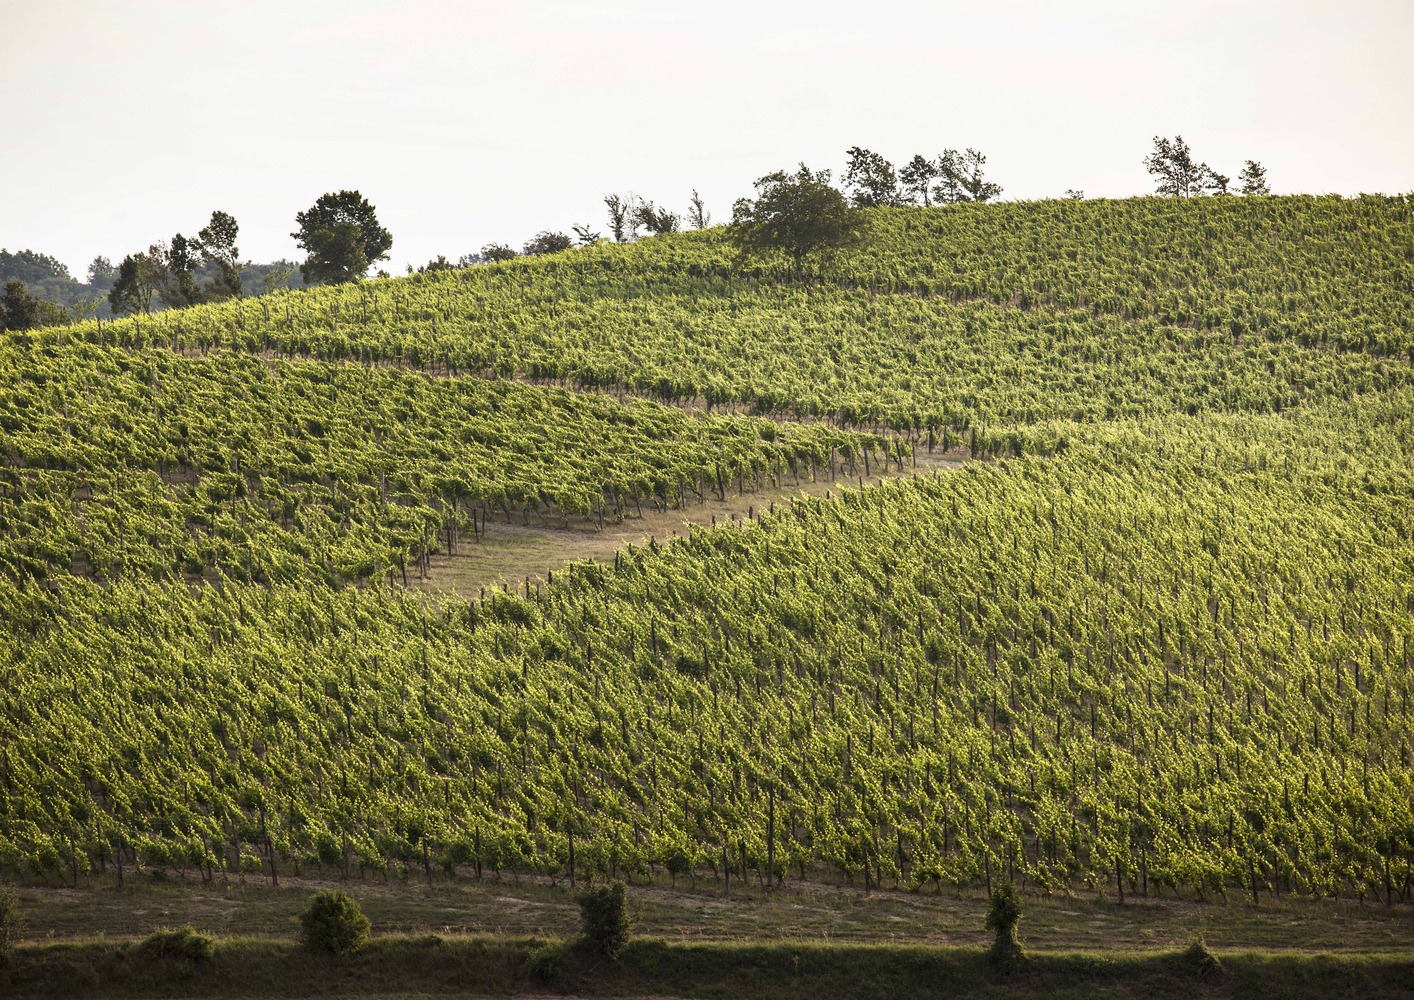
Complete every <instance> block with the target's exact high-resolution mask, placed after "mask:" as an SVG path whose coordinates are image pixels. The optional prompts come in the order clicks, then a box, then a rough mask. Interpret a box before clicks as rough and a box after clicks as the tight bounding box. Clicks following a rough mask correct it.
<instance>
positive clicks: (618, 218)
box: [604, 194, 638, 243]
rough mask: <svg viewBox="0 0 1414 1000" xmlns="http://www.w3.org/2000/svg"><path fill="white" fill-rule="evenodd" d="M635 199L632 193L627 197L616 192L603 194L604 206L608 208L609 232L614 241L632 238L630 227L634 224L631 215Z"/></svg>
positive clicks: (623, 241)
mask: <svg viewBox="0 0 1414 1000" xmlns="http://www.w3.org/2000/svg"><path fill="white" fill-rule="evenodd" d="M637 200H638V199H637V198H635V197H634V196H633V195H632V194H629V195H628V196H627V197H623V196H620V195H617V194H606V195H605V196H604V207H605V208H607V209H608V210H609V232H610V233H612V234H613V237H614V242H615V243H627V242H628V241H629V240H630V239H631V238H632V234H631V233H630V229H631V228H632V227H633V226H634V225H636V223H635V221H634V218H633V216H634V207H635V202H636V201H637Z"/></svg>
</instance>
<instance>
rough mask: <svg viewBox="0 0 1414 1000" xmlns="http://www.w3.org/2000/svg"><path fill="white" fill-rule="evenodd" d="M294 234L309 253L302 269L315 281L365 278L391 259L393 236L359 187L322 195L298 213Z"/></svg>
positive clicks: (327, 282) (328, 282)
mask: <svg viewBox="0 0 1414 1000" xmlns="http://www.w3.org/2000/svg"><path fill="white" fill-rule="evenodd" d="M295 224H296V225H297V226H299V229H298V230H297V231H296V232H293V233H291V234H290V235H291V236H292V237H294V239H295V243H296V244H297V245H298V246H299V248H300V249H301V250H304V251H305V252H306V253H307V254H308V255H309V256H308V257H307V258H306V259H305V262H304V263H303V264H302V265H300V273H301V274H303V275H304V280H305V282H306V283H308V284H311V285H337V284H343V283H346V282H350V281H357V280H359V279H360V278H362V277H363V276H364V275H365V274H366V273H367V272H368V268H369V267H370V266H371V265H372V264H374V263H376V262H378V261H380V260H387V259H388V251H389V250H390V249H391V248H392V246H393V237H392V234H391V233H389V232H388V230H386V229H384V228H383V227H382V226H380V225H379V224H378V214H377V212H376V211H375V210H374V208H373V206H372V205H370V204H369V203H368V201H367V200H366V199H365V198H364V197H363V195H361V194H359V193H358V192H357V191H340V192H338V193H337V194H325V195H321V196H320V198H319V200H318V201H316V202H315V203H314V204H313V205H312V206H310V208H309V209H308V210H307V211H304V212H300V213H299V214H297V215H296V216H295Z"/></svg>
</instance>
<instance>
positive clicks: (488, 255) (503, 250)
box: [481, 243, 520, 264]
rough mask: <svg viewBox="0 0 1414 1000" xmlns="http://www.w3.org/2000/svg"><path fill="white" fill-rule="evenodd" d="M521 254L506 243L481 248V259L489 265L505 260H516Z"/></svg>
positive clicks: (489, 244)
mask: <svg viewBox="0 0 1414 1000" xmlns="http://www.w3.org/2000/svg"><path fill="white" fill-rule="evenodd" d="M519 256H520V254H518V253H516V252H515V250H514V249H512V248H511V247H508V246H506V244H504V243H488V244H486V245H485V246H484V247H482V248H481V258H482V260H484V261H486V263H488V264H496V263H499V262H500V261H503V260H515V259H516V258H517V257H519Z"/></svg>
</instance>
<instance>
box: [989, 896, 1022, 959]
mask: <svg viewBox="0 0 1414 1000" xmlns="http://www.w3.org/2000/svg"><path fill="white" fill-rule="evenodd" d="M1020 920H1021V898H1020V897H1019V896H1017V894H1016V889H1015V888H1014V887H1013V886H1012V884H1011V883H1010V882H1008V883H1007V884H1006V885H1004V886H1002V887H1001V888H1000V889H998V890H997V891H996V892H993V893H992V902H991V905H989V906H988V907H987V930H989V931H996V934H997V939H996V940H995V941H993V942H992V950H991V952H989V953H988V954H989V957H990V958H991V959H992V961H994V962H997V963H998V964H1006V963H1008V962H1011V961H1013V960H1015V959H1018V958H1020V957H1021V945H1020V943H1018V941H1017V940H1016V925H1017V923H1018V922H1019V921H1020Z"/></svg>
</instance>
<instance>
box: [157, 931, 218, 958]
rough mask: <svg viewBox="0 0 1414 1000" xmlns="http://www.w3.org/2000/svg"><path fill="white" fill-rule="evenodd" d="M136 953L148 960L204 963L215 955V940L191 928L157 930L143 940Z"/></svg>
mask: <svg viewBox="0 0 1414 1000" xmlns="http://www.w3.org/2000/svg"><path fill="white" fill-rule="evenodd" d="M138 951H139V953H141V954H142V955H144V956H146V957H148V958H155V959H162V960H166V961H172V960H180V961H187V962H204V961H206V960H207V959H209V958H210V957H211V956H212V955H214V954H216V939H215V938H213V937H212V936H211V935H209V934H202V933H200V932H198V931H196V930H195V929H193V928H191V927H183V928H181V929H179V930H159V931H154V932H153V933H151V934H149V935H148V936H147V937H146V938H144V939H143V940H142V942H141V943H140V944H139V945H138Z"/></svg>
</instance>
